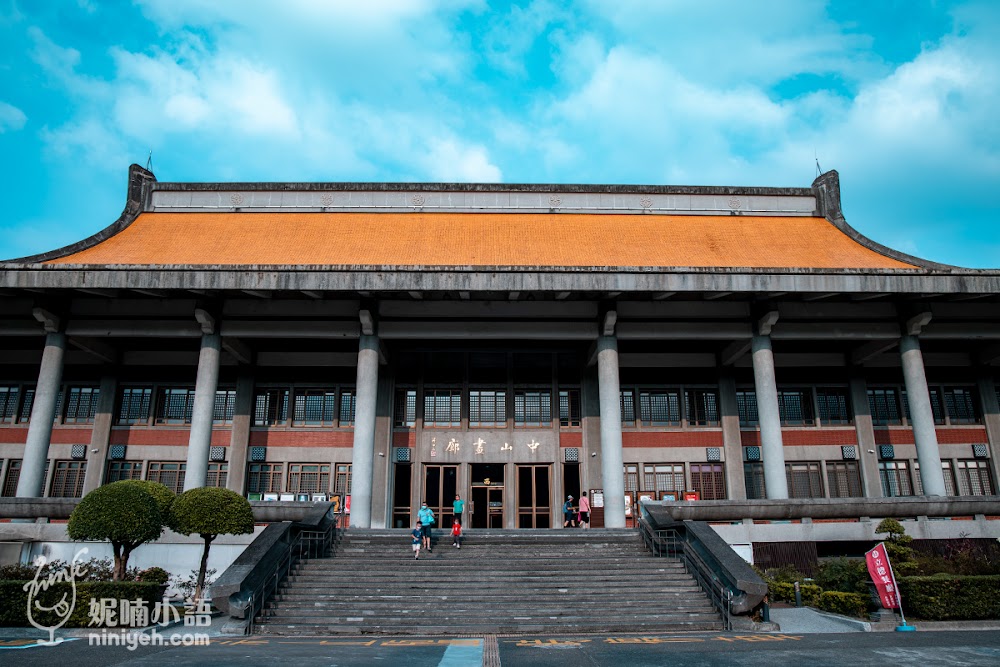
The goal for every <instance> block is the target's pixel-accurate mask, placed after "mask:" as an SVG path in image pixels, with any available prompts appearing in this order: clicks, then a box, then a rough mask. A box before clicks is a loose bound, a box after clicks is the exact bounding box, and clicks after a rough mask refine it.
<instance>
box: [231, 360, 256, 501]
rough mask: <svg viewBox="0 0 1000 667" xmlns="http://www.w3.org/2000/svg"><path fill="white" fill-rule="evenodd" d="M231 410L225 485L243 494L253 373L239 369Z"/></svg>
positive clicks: (244, 490) (251, 407)
mask: <svg viewBox="0 0 1000 667" xmlns="http://www.w3.org/2000/svg"><path fill="white" fill-rule="evenodd" d="M234 408H235V409H234V410H233V426H232V432H231V433H230V434H229V475H227V476H226V486H227V487H229V490H230V491H235V492H236V493H238V494H240V495H243V494H244V493H245V492H246V489H245V488H244V486H245V485H246V476H247V448H248V447H249V445H250V425H251V424H252V423H253V375H252V374H251V373H250V371H249V370H248V369H241V371H240V375H239V377H237V378H236V405H235V406H234Z"/></svg>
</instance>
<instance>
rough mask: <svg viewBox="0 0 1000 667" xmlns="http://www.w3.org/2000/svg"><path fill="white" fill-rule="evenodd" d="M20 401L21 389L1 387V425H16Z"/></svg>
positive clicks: (15, 386) (9, 386)
mask: <svg viewBox="0 0 1000 667" xmlns="http://www.w3.org/2000/svg"><path fill="white" fill-rule="evenodd" d="M20 399H21V388H20V387H18V386H17V385H5V386H0V424H13V423H14V421H15V419H16V417H17V405H18V402H19V401H20Z"/></svg>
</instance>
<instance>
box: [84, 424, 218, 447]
mask: <svg viewBox="0 0 1000 667" xmlns="http://www.w3.org/2000/svg"><path fill="white" fill-rule="evenodd" d="M190 439H191V432H190V431H189V430H187V429H164V428H116V429H112V431H111V438H110V439H109V440H110V442H111V444H112V445H171V446H184V447H186V446H187V444H188V441H189V440H190ZM231 440H232V435H231V433H230V431H229V430H225V431H212V446H213V447H228V446H229V443H230V441H231ZM88 442H89V440H88Z"/></svg>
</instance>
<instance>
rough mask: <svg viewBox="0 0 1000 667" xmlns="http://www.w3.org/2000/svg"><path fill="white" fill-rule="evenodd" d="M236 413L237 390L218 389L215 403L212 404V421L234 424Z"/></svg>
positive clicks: (214, 422)
mask: <svg viewBox="0 0 1000 667" xmlns="http://www.w3.org/2000/svg"><path fill="white" fill-rule="evenodd" d="M234 414H236V390H235V389H218V390H216V392H215V405H213V406H212V423H213V424H232V423H233V415H234Z"/></svg>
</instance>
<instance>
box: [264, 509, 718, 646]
mask: <svg viewBox="0 0 1000 667" xmlns="http://www.w3.org/2000/svg"><path fill="white" fill-rule="evenodd" d="M435 533H436V534H435V544H434V548H433V552H432V553H427V551H426V550H423V551H422V552H421V554H420V560H414V559H413V553H412V551H411V550H410V537H409V531H408V530H358V529H355V528H351V529H348V530H347V531H345V532H344V533H343V537H342V539H341V541H340V542H339V544H338V545H337V547H336V550H335V554H334V556H333V557H332V558H324V559H317V560H309V561H304V562H302V563H300V564H299V566H298V567H297V568H296V570H295V572H294V573H293V574H292V575H291V576H290V577H289V578H288V580H287V581H286V583H285V585H284V587H283V588H282V590H281V592H280V593H279V594H278V595H277V596H275V598H274V599H272V600H271V601H270V602H269V603H268V605H267V606H266V607H265V609H264V611H263V613H262V614H261V615H260V616H259V617H258V619H257V631H258V632H260V633H263V634H275V635H331V634H421V635H427V634H452V635H455V634H492V633H522V632H530V633H542V632H544V633H582V632H669V631H693V630H721V629H722V628H723V624H722V620H721V617H720V615H719V613H718V612H717V611H716V610H715V609H713V608H712V606H711V604H710V603H709V602H708V600H707V598H706V596H705V594H704V593H703V592H702V591H701V589H699V588H698V585H697V584H696V583H695V582H694V580H693V579H692V578H691V576H690V575H689V574H687V572H686V571H685V570H684V567H683V565H682V564H681V562H680V561H678V560H674V559H670V558H656V557H653V556H651V555H649V553H648V552H647V551H646V550H645V549H644V548H643V545H642V540H641V539H640V537H639V535H638V533H636V532H635V531H632V530H600V529H594V530H589V531H580V530H531V531H525V530H521V531H505V530H474V531H467V533H466V537H465V540H464V543H463V545H462V548H461V549H455V548H454V547H453V546H451V535H450V534H445V531H444V530H440V531H435ZM437 533H440V535H437Z"/></svg>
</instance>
